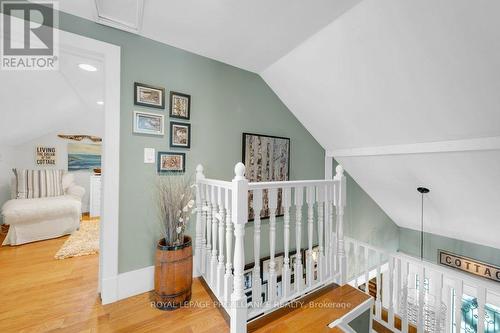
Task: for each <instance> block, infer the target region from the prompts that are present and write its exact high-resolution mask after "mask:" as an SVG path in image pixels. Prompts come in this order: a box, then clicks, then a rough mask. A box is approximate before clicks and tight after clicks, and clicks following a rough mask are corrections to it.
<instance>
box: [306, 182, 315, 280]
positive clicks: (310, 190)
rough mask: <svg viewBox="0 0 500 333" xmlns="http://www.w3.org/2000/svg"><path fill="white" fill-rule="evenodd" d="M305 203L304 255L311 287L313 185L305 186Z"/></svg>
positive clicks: (312, 276) (312, 264) (312, 277)
mask: <svg viewBox="0 0 500 333" xmlns="http://www.w3.org/2000/svg"><path fill="white" fill-rule="evenodd" d="M306 203H307V243H308V251H307V255H306V282H307V286H308V287H311V286H312V285H313V280H314V275H313V274H314V272H313V271H314V268H313V266H314V263H313V258H312V252H313V233H314V224H313V223H314V187H311V186H309V187H307V188H306Z"/></svg>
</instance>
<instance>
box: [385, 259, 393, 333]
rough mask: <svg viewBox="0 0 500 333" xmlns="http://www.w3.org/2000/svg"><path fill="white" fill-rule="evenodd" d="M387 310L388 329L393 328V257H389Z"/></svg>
mask: <svg viewBox="0 0 500 333" xmlns="http://www.w3.org/2000/svg"><path fill="white" fill-rule="evenodd" d="M387 275H388V277H389V293H388V295H389V309H388V311H387V312H388V321H387V322H388V323H389V327H394V257H393V256H390V257H389V271H388V272H387Z"/></svg>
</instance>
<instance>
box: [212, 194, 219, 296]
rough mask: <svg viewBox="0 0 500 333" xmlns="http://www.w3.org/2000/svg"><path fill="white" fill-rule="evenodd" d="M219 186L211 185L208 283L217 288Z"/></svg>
mask: <svg viewBox="0 0 500 333" xmlns="http://www.w3.org/2000/svg"><path fill="white" fill-rule="evenodd" d="M218 190H219V188H218V187H217V186H212V195H211V198H212V256H211V258H210V283H211V284H212V287H213V288H214V290H217V233H218V232H219V219H218V218H217V214H218V211H217V192H218Z"/></svg>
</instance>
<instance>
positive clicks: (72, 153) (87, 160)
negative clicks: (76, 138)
mask: <svg viewBox="0 0 500 333" xmlns="http://www.w3.org/2000/svg"><path fill="white" fill-rule="evenodd" d="M100 167H101V145H100V144H86V143H68V171H78V170H93V169H96V168H100Z"/></svg>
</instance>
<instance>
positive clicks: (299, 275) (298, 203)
mask: <svg viewBox="0 0 500 333" xmlns="http://www.w3.org/2000/svg"><path fill="white" fill-rule="evenodd" d="M294 192H295V242H296V250H295V255H296V257H297V258H295V273H294V275H295V276H294V281H295V282H294V283H295V292H296V293H300V292H301V291H302V290H303V289H304V282H303V275H304V274H303V271H304V268H303V267H304V266H302V248H301V246H302V245H301V240H302V205H303V201H304V188H303V187H296V188H295V191H294Z"/></svg>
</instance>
